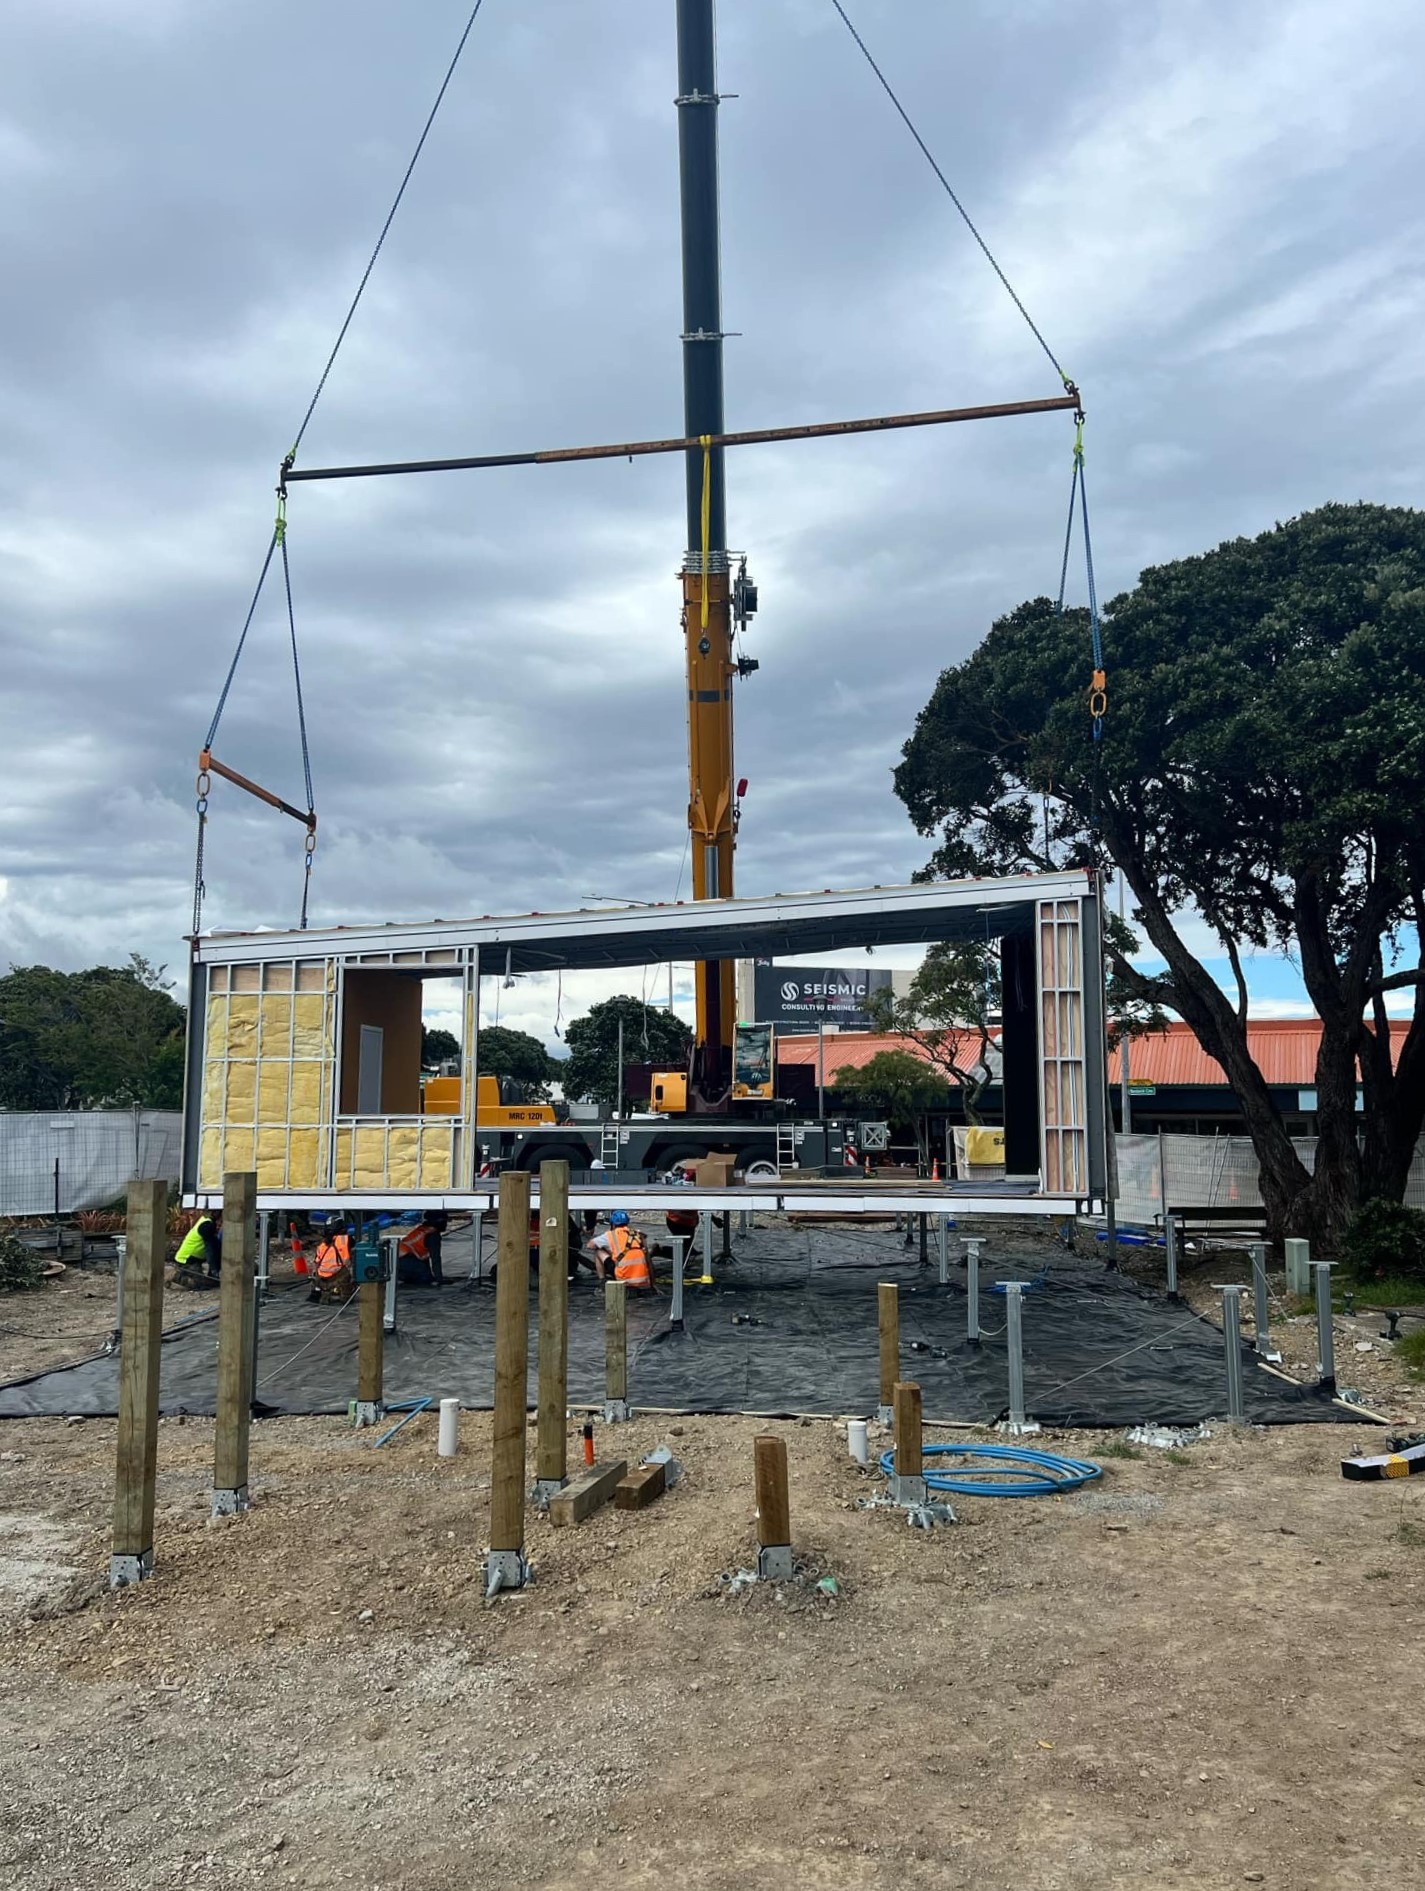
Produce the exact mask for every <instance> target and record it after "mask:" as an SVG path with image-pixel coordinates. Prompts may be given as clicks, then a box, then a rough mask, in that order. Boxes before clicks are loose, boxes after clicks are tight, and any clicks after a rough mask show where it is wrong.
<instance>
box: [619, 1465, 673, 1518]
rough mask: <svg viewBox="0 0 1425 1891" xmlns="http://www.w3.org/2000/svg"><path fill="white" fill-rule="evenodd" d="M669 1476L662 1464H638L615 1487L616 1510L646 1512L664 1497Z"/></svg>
mask: <svg viewBox="0 0 1425 1891" xmlns="http://www.w3.org/2000/svg"><path fill="white" fill-rule="evenodd" d="M667 1480H668V1474H667V1472H666V1471H665V1469H664V1467H663V1466H662V1465H661V1464H637V1465H635V1466H634V1468H633V1469H632V1470H631V1471H628V1472H626V1473H625V1475H624V1476H623V1477H621V1478H620V1479H619V1481H618V1483H617V1484H615V1486H614V1509H615V1510H646V1509H647V1508H648V1506H649V1505H650V1504H651V1503H654V1502H656V1500H657V1499H658V1498H660V1497H661V1496H662V1495H663V1492H664V1490H665V1488H666V1486H667Z"/></svg>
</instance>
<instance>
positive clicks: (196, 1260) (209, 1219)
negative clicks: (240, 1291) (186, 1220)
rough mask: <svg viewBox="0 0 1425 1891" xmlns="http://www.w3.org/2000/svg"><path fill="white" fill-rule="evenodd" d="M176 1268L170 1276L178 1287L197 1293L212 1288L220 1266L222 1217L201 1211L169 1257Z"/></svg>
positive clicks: (221, 1257) (221, 1261) (221, 1258)
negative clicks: (192, 1289)
mask: <svg viewBox="0 0 1425 1891" xmlns="http://www.w3.org/2000/svg"><path fill="white" fill-rule="evenodd" d="M173 1264H174V1266H175V1267H176V1268H177V1269H178V1272H177V1274H176V1275H175V1276H174V1278H175V1280H176V1282H177V1284H178V1285H179V1286H180V1287H191V1288H196V1289H198V1290H200V1291H201V1290H203V1289H205V1288H208V1287H211V1286H213V1285H214V1283H215V1282H216V1280H217V1278H218V1270H219V1268H220V1267H221V1266H222V1264H223V1218H222V1216H221V1215H218V1214H213V1215H210V1214H209V1213H208V1212H207V1210H206V1209H205V1210H204V1212H203V1213H202V1214H201V1215H199V1217H198V1219H197V1220H196V1221H195V1222H194V1223H193V1226H192V1227H191V1228H190V1229H189V1230H188V1232H187V1234H185V1235H184V1237H183V1239H182V1240H181V1241H180V1242H179V1243H178V1252H177V1253H176V1254H175V1255H174V1257H173Z"/></svg>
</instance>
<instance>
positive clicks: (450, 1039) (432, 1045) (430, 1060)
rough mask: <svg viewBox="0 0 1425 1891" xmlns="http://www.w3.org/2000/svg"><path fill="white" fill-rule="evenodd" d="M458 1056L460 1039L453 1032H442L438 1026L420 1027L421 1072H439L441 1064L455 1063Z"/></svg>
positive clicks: (425, 1025)
mask: <svg viewBox="0 0 1425 1891" xmlns="http://www.w3.org/2000/svg"><path fill="white" fill-rule="evenodd" d="M482 1035H483V1034H482ZM459 1056H460V1039H459V1038H458V1037H457V1036H456V1035H455V1033H454V1031H443V1030H441V1029H440V1027H439V1026H438V1025H437V1026H434V1027H432V1026H431V1025H428V1024H423V1025H422V1026H421V1069H422V1070H439V1069H440V1066H441V1065H442V1064H451V1063H455V1062H456V1061H457V1060H458V1058H459Z"/></svg>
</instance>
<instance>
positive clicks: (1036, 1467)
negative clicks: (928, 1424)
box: [881, 1445, 1103, 1497]
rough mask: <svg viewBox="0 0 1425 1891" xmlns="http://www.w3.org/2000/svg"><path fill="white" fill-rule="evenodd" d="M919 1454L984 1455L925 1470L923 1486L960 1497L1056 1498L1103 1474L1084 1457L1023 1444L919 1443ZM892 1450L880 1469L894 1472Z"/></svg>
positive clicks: (963, 1456)
mask: <svg viewBox="0 0 1425 1891" xmlns="http://www.w3.org/2000/svg"><path fill="white" fill-rule="evenodd" d="M921 1456H922V1458H962V1459H975V1458H983V1459H987V1460H988V1462H987V1463H984V1464H981V1465H978V1466H977V1465H975V1464H973V1463H966V1464H965V1465H964V1466H963V1468H962V1469H961V1470H960V1471H958V1472H956V1473H950V1472H946V1471H930V1470H927V1471H926V1473H925V1487H926V1489H927V1490H943V1491H953V1492H954V1493H955V1494H956V1495H957V1496H959V1497H1058V1496H1061V1495H1062V1494H1063V1493H1064V1492H1065V1491H1070V1490H1079V1489H1081V1488H1082V1487H1083V1486H1084V1485H1085V1484H1091V1483H1092V1482H1093V1480H1094V1479H1095V1478H1096V1477H1102V1476H1103V1467H1102V1466H1101V1465H1098V1464H1090V1463H1089V1461H1088V1460H1087V1459H1086V1458H1065V1457H1061V1456H1060V1455H1059V1454H1058V1453H1057V1452H1054V1451H1032V1450H1030V1448H1029V1447H1028V1446H1027V1445H923V1446H922V1447H921ZM895 1458H896V1454H895V1452H894V1451H887V1452H885V1453H883V1455H882V1457H881V1470H882V1472H883V1473H884V1474H885V1475H886V1476H887V1477H891V1476H893V1475H894V1473H895Z"/></svg>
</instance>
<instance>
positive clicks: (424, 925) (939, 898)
mask: <svg viewBox="0 0 1425 1891" xmlns="http://www.w3.org/2000/svg"><path fill="white" fill-rule="evenodd" d="M1093 880H1094V876H1093V874H1092V872H1091V870H1089V869H1087V868H1084V867H1073V868H1063V869H1060V870H1058V871H1055V872H1052V873H1025V874H1008V875H1004V876H1000V877H996V878H983V879H966V880H920V881H912V882H910V883H908V884H896V885H890V886H868V887H844V888H840V887H823V888H821V889H819V890H817V891H806V892H797V893H767V894H741V895H738V896H737V897H735V898H732V899H726V900H667V901H658V902H649V903H646V904H642V905H634V906H599V907H570V908H565V909H562V910H559V911H553V912H538V911H532V912H525V913H500V914H496V913H486V914H483V915H480V916H478V917H467V918H461V919H424V920H390V919H386V920H367V921H355V922H342V923H339V924H337V925H334V926H313V927H308V928H306V929H305V930H301V931H299V930H297V929H295V928H293V929H283V928H280V927H253V928H250V929H247V930H236V929H235V930H232V931H213V932H205V933H200V934H198V935H197V936H196V937H195V938H193V939H192V940H191V944H192V947H193V953H194V957H195V958H196V959H197V960H198V961H199V962H200V963H222V962H223V961H224V960H225V959H227V958H229V957H231V956H233V955H234V952H235V950H236V951H237V956H240V957H243V958H252V957H258V958H277V957H296V958H315V957H321V956H325V955H326V954H328V953H330V952H335V953H336V954H338V955H346V954H355V953H359V952H362V951H376V952H384V951H388V950H391V949H397V942H398V941H409V942H411V943H412V944H414V943H416V942H419V943H421V944H425V945H435V944H438V943H445V944H448V945H456V946H458V945H462V944H463V945H472V946H495V945H503V944H507V943H510V942H513V941H519V940H529V939H535V938H538V937H540V936H542V935H546V936H547V935H548V934H550V933H553V934H556V935H561V936H564V937H569V936H572V935H574V934H576V933H582V934H588V935H602V936H608V935H609V934H628V933H631V932H632V933H642V934H648V935H653V936H656V935H657V934H659V933H661V932H664V931H671V930H674V929H677V930H680V931H681V930H686V929H688V928H694V929H696V930H698V931H703V930H706V931H708V932H716V931H718V930H720V929H724V928H726V929H728V930H730V931H735V930H736V928H737V927H738V926H739V925H740V924H743V923H746V922H748V921H752V920H755V919H757V918H759V917H765V919H766V920H768V921H772V920H775V919H777V918H779V917H785V918H786V919H787V920H788V921H789V922H791V923H795V922H796V921H797V920H798V919H799V918H800V919H805V920H814V919H816V918H817V917H818V916H822V915H824V916H827V917H831V916H834V915H836V914H838V913H840V914H843V915H845V916H847V917H850V916H851V915H854V914H860V915H870V914H873V913H877V912H885V911H886V910H887V909H891V910H898V911H902V912H907V913H915V912H917V911H924V912H933V911H936V910H939V909H943V908H946V907H954V906H963V905H969V904H974V903H980V904H983V905H985V906H986V907H993V906H1001V905H1013V904H1018V903H1022V902H1024V901H1026V900H1032V899H1042V898H1053V897H1056V896H1058V897H1069V898H1079V897H1081V896H1082V895H1083V894H1084V893H1085V892H1086V891H1087V890H1088V889H1090V888H1091V887H1092V885H1093ZM793 949H794V948H793Z"/></svg>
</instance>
